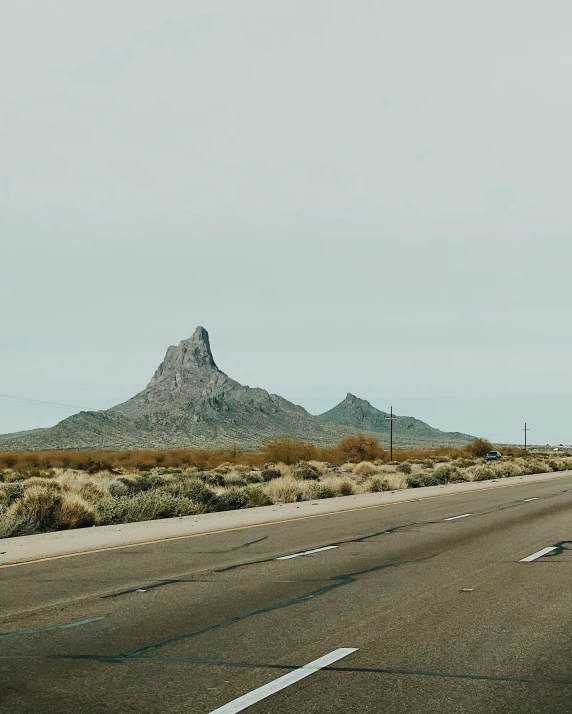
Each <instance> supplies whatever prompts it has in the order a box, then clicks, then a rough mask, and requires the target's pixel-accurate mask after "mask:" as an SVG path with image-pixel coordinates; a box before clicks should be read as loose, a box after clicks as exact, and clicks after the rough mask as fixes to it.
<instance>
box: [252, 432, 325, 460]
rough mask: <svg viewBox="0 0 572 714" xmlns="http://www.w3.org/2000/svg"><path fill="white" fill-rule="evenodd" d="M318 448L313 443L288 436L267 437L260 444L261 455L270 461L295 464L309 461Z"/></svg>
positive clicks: (314, 455)
mask: <svg viewBox="0 0 572 714" xmlns="http://www.w3.org/2000/svg"><path fill="white" fill-rule="evenodd" d="M317 453H318V450H317V449H316V447H315V446H314V445H313V444H309V443H307V442H305V441H300V440H298V439H292V438H290V437H288V436H285V437H281V438H277V439H276V438H275V439H267V440H266V441H265V442H264V443H263V445H262V456H263V458H264V460H265V461H267V462H270V463H277V462H280V461H282V462H284V463H285V464H288V465H290V464H296V463H298V462H299V461H311V460H312V459H314V458H315V457H316V455H317Z"/></svg>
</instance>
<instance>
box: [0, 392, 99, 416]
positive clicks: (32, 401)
mask: <svg viewBox="0 0 572 714" xmlns="http://www.w3.org/2000/svg"><path fill="white" fill-rule="evenodd" d="M0 399H9V400H10V401H13V402H23V403H26V404H40V405H43V406H48V407H62V408H66V409H81V410H82V411H88V412H96V411H98V410H97V409H89V408H88V407H80V406H78V405H77V404H61V403H60V402H45V401H42V400H41V399H28V398H27V397H15V396H13V395H11V394H0Z"/></svg>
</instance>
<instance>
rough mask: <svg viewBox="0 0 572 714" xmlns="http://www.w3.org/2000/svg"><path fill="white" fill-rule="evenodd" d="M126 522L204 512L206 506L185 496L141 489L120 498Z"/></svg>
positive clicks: (120, 505)
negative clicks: (131, 494)
mask: <svg viewBox="0 0 572 714" xmlns="http://www.w3.org/2000/svg"><path fill="white" fill-rule="evenodd" d="M117 500H118V501H120V503H119V504H118V506H119V507H120V508H123V513H124V518H125V520H126V522H136V521H151V520H155V519H156V518H169V517H173V516H191V515H195V514H196V513H202V512H204V506H203V505H202V504H200V503H197V502H195V501H192V500H190V499H189V498H186V497H184V496H176V495H174V494H171V493H165V492H163V491H159V490H158V489H156V490H154V491H140V492H139V493H135V494H134V495H133V496H124V497H121V498H119V499H117Z"/></svg>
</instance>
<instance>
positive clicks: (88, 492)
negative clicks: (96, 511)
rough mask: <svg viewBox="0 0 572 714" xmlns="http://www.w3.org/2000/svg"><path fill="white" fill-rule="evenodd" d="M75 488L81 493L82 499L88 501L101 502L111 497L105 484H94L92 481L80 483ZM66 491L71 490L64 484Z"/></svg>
mask: <svg viewBox="0 0 572 714" xmlns="http://www.w3.org/2000/svg"><path fill="white" fill-rule="evenodd" d="M74 486H75V488H79V493H80V495H81V497H82V498H84V499H85V500H86V501H90V502H93V501H99V500H101V499H102V498H106V497H107V496H109V493H110V491H109V489H108V488H107V487H106V484H104V483H93V482H92V481H84V482H81V481H80V482H79V483H78V484H75V485H74ZM63 489H64V490H69V489H68V488H67V485H66V484H63Z"/></svg>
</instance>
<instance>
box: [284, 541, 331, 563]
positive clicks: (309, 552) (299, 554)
mask: <svg viewBox="0 0 572 714" xmlns="http://www.w3.org/2000/svg"><path fill="white" fill-rule="evenodd" d="M339 547H340V546H339V545H327V546H326V547H325V548H316V549H315V550H304V551H303V552H302V553H294V554H293V555H283V556H281V557H280V558H276V560H290V558H299V557H300V556H302V555H312V553H321V552H322V551H323V550H332V548H339Z"/></svg>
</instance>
